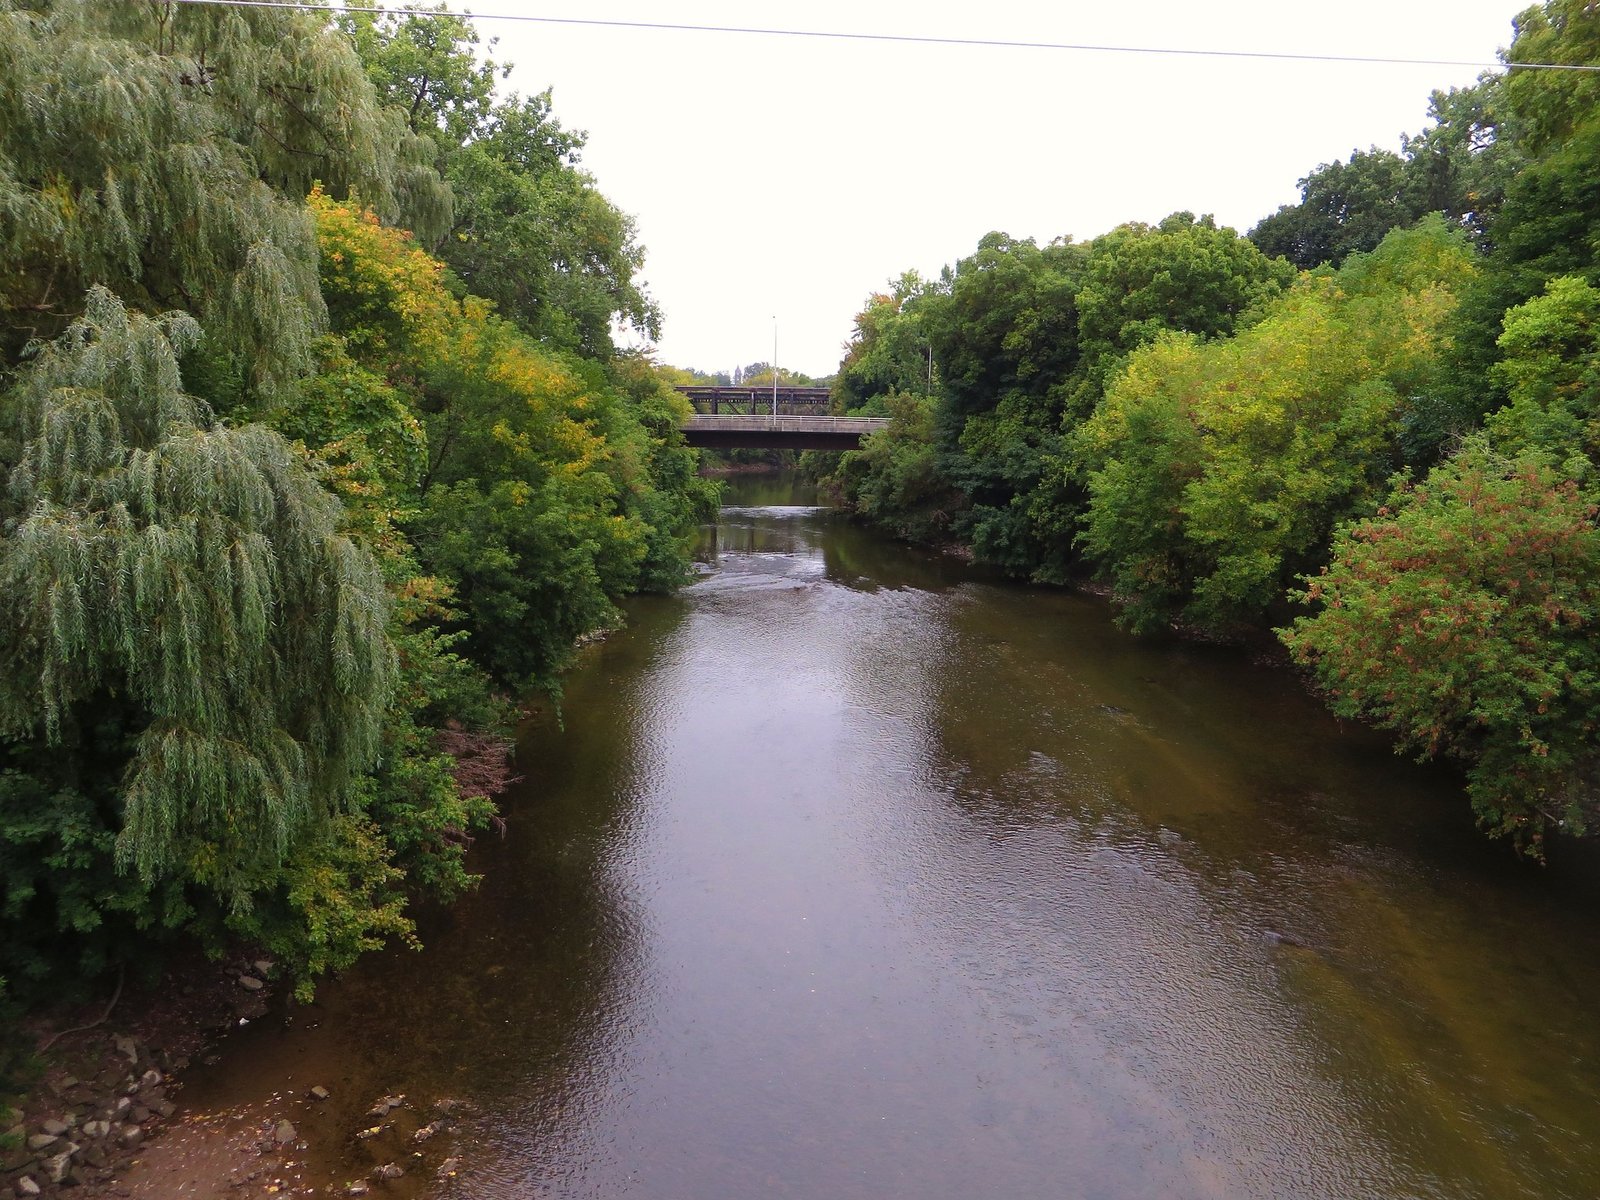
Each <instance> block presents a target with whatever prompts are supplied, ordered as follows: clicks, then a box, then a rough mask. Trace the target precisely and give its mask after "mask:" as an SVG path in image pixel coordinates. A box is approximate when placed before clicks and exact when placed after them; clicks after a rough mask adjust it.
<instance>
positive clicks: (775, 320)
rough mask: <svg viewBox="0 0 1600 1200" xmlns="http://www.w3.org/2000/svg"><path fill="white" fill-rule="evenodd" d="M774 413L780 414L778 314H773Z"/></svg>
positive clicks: (775, 414) (774, 414)
mask: <svg viewBox="0 0 1600 1200" xmlns="http://www.w3.org/2000/svg"><path fill="white" fill-rule="evenodd" d="M772 415H773V416H777V415H778V314H777V313H773V314H772Z"/></svg>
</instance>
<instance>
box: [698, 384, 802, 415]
mask: <svg viewBox="0 0 1600 1200" xmlns="http://www.w3.org/2000/svg"><path fill="white" fill-rule="evenodd" d="M678 390H679V391H680V392H682V393H683V394H684V395H685V396H687V397H688V398H689V403H690V404H691V405H692V406H693V407H694V411H695V412H697V413H700V414H701V415H703V416H722V415H728V416H751V417H762V416H772V415H773V408H774V397H773V389H772V386H771V385H770V384H769V385H768V386H766V387H760V386H757V387H716V386H712V385H699V384H685V385H683V386H680V387H679V388H678ZM829 404H830V398H829V393H828V389H827V388H816V387H785V386H783V385H782V384H779V385H778V389H777V397H776V408H777V415H778V416H780V417H825V416H827V415H828V413H829V411H830V409H829Z"/></svg>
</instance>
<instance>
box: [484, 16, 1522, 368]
mask: <svg viewBox="0 0 1600 1200" xmlns="http://www.w3.org/2000/svg"><path fill="white" fill-rule="evenodd" d="M1522 7H1524V5H1521V4H1518V3H1516V2H1515V0H1323V2H1321V3H1308V2H1306V0H1211V2H1209V3H1205V2H1197V0H1124V2H1123V3H1120V4H1118V3H1115V2H1107V0H1097V2H1096V3H1092V4H1091V3H1077V2H1070V0H1069V2H1057V3H1049V4H1045V3H1024V2H1022V0H983V2H980V3H964V4H949V3H943V2H941V0H923V2H921V3H912V2H909V0H856V2H855V3H845V2H843V0H811V2H809V3H806V4H798V3H762V4H757V3H750V2H749V0H745V2H743V3H734V2H732V0H727V2H722V0H650V2H645V0H590V2H588V3H576V2H573V0H567V3H566V4H565V5H555V4H545V3H526V2H521V0H475V2H474V3H473V4H472V5H471V8H472V9H473V10H474V11H476V12H478V13H480V14H488V13H522V14H528V15H538V16H547V17H583V18H589V19H601V20H617V21H655V22H670V23H683V24H708V25H742V26H763V27H776V28H788V29H806V30H831V31H851V32H863V33H888V34H918V35H930V36H935V37H971V38H981V39H1011V40H1019V41H1036V42H1037V41H1045V42H1071V43H1080V44H1081V43H1094V44H1115V45H1122V46H1152V47H1170V48H1184V49H1208V50H1249V51H1274V52H1288V53H1310V54H1350V55H1363V56H1385V57H1396V58H1422V59H1448V60H1468V61H1471V62H1478V63H1492V62H1493V61H1494V59H1495V53H1496V51H1497V49H1498V48H1500V47H1501V46H1504V45H1506V44H1508V43H1509V42H1510V40H1511V19H1512V17H1513V16H1514V15H1515V14H1516V13H1517V12H1518V11H1520V9H1521V8H1522ZM479 28H480V30H481V31H482V34H483V35H484V36H485V37H488V36H496V37H498V38H499V39H500V41H499V45H498V47H497V48H496V50H495V54H496V55H497V56H498V57H499V58H501V59H502V60H510V61H511V62H513V63H515V66H516V69H515V71H514V72H513V74H512V76H511V78H510V80H509V81H508V82H507V83H506V84H504V85H503V86H504V87H507V88H515V89H517V90H519V91H522V92H525V93H526V92H535V91H540V90H542V89H544V88H546V87H553V89H554V102H555V112H556V115H557V117H558V118H559V119H560V120H561V122H562V123H563V124H564V125H566V126H568V127H571V128H578V129H584V130H587V131H588V134H589V144H588V148H587V150H586V151H585V153H584V166H585V168H586V169H587V170H588V171H589V172H590V173H591V174H593V175H594V177H595V178H596V180H597V181H598V183H599V186H600V188H601V190H602V191H603V192H604V193H605V194H606V195H607V196H608V197H610V199H611V200H612V201H613V202H614V203H616V204H617V205H619V206H620V207H621V208H622V209H624V210H625V211H627V212H629V213H631V214H633V216H634V217H635V219H636V220H637V222H638V227H639V237H640V240H641V241H642V242H643V244H644V245H645V247H646V249H647V255H648V257H647V260H646V263H645V270H644V279H645V280H646V281H647V285H648V288H649V290H650V292H651V294H652V295H653V296H654V297H655V298H656V300H657V301H658V302H659V303H660V305H661V307H662V309H663V310H664V312H665V327H664V329H663V331H662V336H661V340H660V342H659V343H658V345H657V350H658V357H659V358H660V360H661V361H663V362H669V363H673V364H676V365H678V366H687V367H696V368H699V369H701V370H708V371H714V370H728V369H731V368H732V367H733V366H735V365H738V364H745V363H750V362H754V361H758V360H761V361H765V360H770V359H771V358H772V352H773V327H774V318H776V326H777V334H778V361H779V363H780V364H781V365H783V366H786V367H791V368H793V369H796V370H800V371H804V372H807V373H808V374H812V375H824V374H829V373H831V372H832V371H833V370H834V369H835V368H836V367H837V365H838V361H839V358H840V353H841V348H842V346H843V343H844V342H845V340H846V338H848V336H849V334H850V329H851V322H852V318H853V316H854V315H855V313H856V312H857V311H858V310H859V309H860V308H861V306H862V302H863V301H864V300H865V298H866V297H867V295H868V294H869V293H871V292H873V291H881V290H884V288H885V285H886V283H887V281H888V280H889V279H890V278H892V277H894V276H897V275H899V274H900V273H901V272H902V271H905V270H907V269H909V268H916V269H918V270H920V271H922V272H924V273H925V274H931V273H937V271H938V270H939V268H940V267H941V266H943V265H944V264H946V263H953V262H955V261H956V259H958V258H962V257H965V256H966V255H968V254H970V253H971V252H972V250H973V249H974V247H975V246H976V245H977V242H978V239H979V238H980V237H982V236H983V235H984V234H985V233H986V232H988V231H989V230H995V229H998V230H1003V231H1005V232H1007V233H1009V234H1011V235H1013V236H1016V237H1032V238H1035V239H1036V240H1038V241H1040V242H1041V243H1042V242H1045V241H1048V240H1049V239H1051V238H1054V237H1059V236H1063V235H1070V236H1071V237H1073V238H1075V239H1078V240H1084V239H1088V238H1092V237H1095V236H1096V235H1098V234H1101V233H1104V232H1105V231H1106V230H1108V229H1110V228H1112V227H1113V226H1116V225H1118V224H1120V223H1122V222H1124V221H1149V222H1154V221H1158V220H1160V219H1161V218H1162V217H1163V216H1165V215H1167V214H1168V213H1170V212H1174V211H1177V210H1180V209H1188V210H1190V211H1193V212H1195V213H1213V214H1215V216H1216V218H1217V220H1218V221H1219V222H1221V223H1223V224H1226V225H1231V226H1233V227H1234V228H1236V229H1238V230H1240V231H1241V232H1243V231H1245V230H1247V229H1249V227H1250V226H1251V225H1253V224H1254V223H1255V222H1256V221H1257V220H1258V219H1260V218H1261V217H1263V216H1265V215H1266V214H1268V213H1270V212H1272V211H1273V210H1274V209H1276V208H1277V207H1278V205H1280V204H1286V203H1291V202H1293V201H1294V200H1296V199H1297V198H1298V192H1297V188H1296V186H1295V183H1296V180H1298V179H1299V178H1300V177H1301V176H1303V175H1304V174H1305V173H1306V172H1307V170H1309V169H1310V168H1311V167H1313V166H1315V165H1316V164H1318V163H1321V162H1327V161H1331V160H1333V159H1338V158H1345V157H1347V156H1348V155H1349V154H1350V152H1351V151H1352V150H1354V149H1357V148H1360V149H1365V148H1367V147H1368V146H1372V145H1377V146H1380V147H1384V148H1389V149H1396V148H1398V142H1399V138H1400V135H1401V133H1402V132H1415V131H1417V130H1419V129H1421V128H1422V126H1423V125H1424V122H1425V118H1426V113H1427V102H1428V95H1429V93H1430V92H1431V91H1432V90H1433V89H1434V88H1447V87H1452V86H1464V85H1467V84H1470V83H1471V82H1473V80H1474V79H1476V77H1477V75H1478V68H1476V67H1443V66H1373V65H1360V64H1349V63H1308V62H1275V61H1262V60H1243V59H1228V58H1174V57H1169V56H1160V55H1135V54H1111V53H1089V52H1079V51H1061V50H1032V49H998V48H983V47H958V46H928V45H899V44H886V43H869V42H849V41H832V40H823V39H815V38H786V37H773V36H762V35H751V34H734V33H697V32H682V31H648V30H634V29H615V28H610V29H602V28H592V27H579V26H566V25H547V24H532V23H526V22H512V21H492V20H484V21H482V22H481V23H480V26H479Z"/></svg>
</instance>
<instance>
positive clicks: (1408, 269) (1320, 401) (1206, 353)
mask: <svg viewBox="0 0 1600 1200" xmlns="http://www.w3.org/2000/svg"><path fill="white" fill-rule="evenodd" d="M1473 269H1474V268H1473V261H1472V255H1471V251H1470V249H1469V247H1468V246H1467V244H1466V240H1465V238H1464V236H1463V235H1462V234H1460V233H1459V232H1457V231H1454V230H1451V229H1449V228H1448V227H1447V226H1446V225H1445V223H1444V221H1443V220H1442V218H1438V217H1434V218H1430V219H1429V220H1426V221H1424V222H1422V223H1420V224H1419V225H1418V227H1417V228H1415V229H1413V230H1405V231H1399V230H1397V231H1394V232H1392V233H1390V234H1389V235H1388V236H1387V237H1386V238H1385V239H1384V241H1383V242H1382V243H1381V244H1380V246H1379V248H1378V249H1377V250H1376V251H1374V252H1373V253H1372V254H1370V255H1354V256H1352V257H1351V258H1350V259H1348V260H1347V261H1346V263H1345V265H1344V267H1343V268H1341V269H1340V271H1338V272H1337V273H1332V272H1326V271H1324V272H1320V273H1317V274H1313V275H1308V276H1306V277H1304V278H1302V280H1301V281H1300V283H1299V284H1298V285H1297V286H1296V287H1295V288H1294V289H1292V290H1291V291H1290V292H1289V293H1288V294H1287V295H1286V296H1285V297H1283V298H1281V299H1280V300H1278V301H1276V302H1274V303H1273V304H1271V305H1270V306H1268V307H1267V308H1265V309H1264V310H1263V311H1262V316H1261V318H1260V320H1258V321H1257V322H1256V323H1255V324H1253V325H1251V326H1250V327H1249V328H1248V329H1245V330H1244V331H1242V332H1241V333H1239V334H1237V335H1236V336H1235V337H1233V338H1231V339H1224V340H1217V341H1212V342H1209V343H1202V342H1200V341H1198V340H1197V339H1195V338H1193V337H1185V338H1175V337H1172V336H1171V335H1168V337H1167V338H1166V339H1165V340H1163V341H1161V342H1158V343H1156V345H1154V346H1152V347H1149V348H1147V349H1145V350H1142V351H1139V352H1138V353H1136V354H1134V355H1133V356H1132V358H1131V359H1130V360H1129V363H1128V366H1127V368H1126V370H1125V371H1124V373H1123V374H1122V375H1120V376H1118V377H1117V379H1116V380H1115V381H1114V382H1113V384H1112V386H1111V389H1110V391H1109V392H1108V394H1107V396H1106V399H1105V401H1104V402H1103V403H1102V405H1101V406H1100V408H1099V409H1098V410H1097V411H1096V413H1095V415H1094V416H1093V417H1092V418H1091V419H1090V420H1089V421H1088V422H1087V423H1086V424H1085V425H1084V426H1083V427H1082V430H1081V432H1080V434H1079V436H1078V438H1077V440H1076V445H1075V449H1076V451H1077V454H1078V455H1079V459H1080V461H1081V463H1082V464H1083V466H1084V467H1085V469H1086V470H1087V472H1088V482H1089V495H1090V499H1089V504H1088V513H1087V517H1086V519H1085V522H1084V528H1083V534H1082V539H1081V540H1082V544H1083V546H1084V548H1085V550H1086V551H1087V552H1088V554H1089V555H1090V556H1091V557H1092V558H1093V559H1095V560H1096V562H1097V563H1098V564H1099V565H1100V568H1101V570H1102V571H1103V572H1104V573H1105V574H1106V575H1107V576H1109V577H1110V578H1111V580H1112V581H1113V583H1114V584H1115V586H1116V589H1117V595H1118V597H1119V599H1120V600H1121V601H1122V602H1123V603H1124V605H1125V606H1126V608H1125V614H1126V619H1127V620H1128V621H1129V622H1130V623H1132V624H1133V625H1134V626H1135V627H1136V628H1140V629H1148V628H1152V627H1155V626H1158V625H1161V624H1164V623H1166V622H1167V621H1170V620H1172V619H1174V618H1176V617H1179V616H1181V617H1182V618H1184V619H1186V620H1188V621H1191V622H1197V623H1199V624H1202V625H1205V626H1208V627H1211V628H1227V627H1228V626H1230V625H1232V624H1234V623H1236V622H1240V621H1245V622H1248V621H1259V620H1260V619H1261V618H1262V616H1263V615H1265V614H1266V613H1268V612H1269V611H1270V610H1271V609H1272V608H1273V607H1274V606H1275V605H1276V604H1277V603H1278V602H1279V601H1280V600H1281V599H1282V597H1283V595H1284V592H1285V589H1286V588H1287V586H1288V585H1289V584H1290V582H1291V581H1292V580H1293V578H1294V577H1295V576H1296V575H1298V574H1300V573H1302V572H1304V571H1306V570H1308V569H1311V568H1312V567H1314V566H1315V565H1316V564H1317V563H1318V562H1320V561H1321V558H1322V556H1323V555H1324V554H1325V553H1326V548H1327V544H1328V540H1329V537H1330V535H1331V533H1332V530H1333V528H1334V526H1335V524H1336V523H1337V522H1338V521H1340V520H1342V519H1345V518H1347V517H1350V516H1353V515H1356V514H1358V513H1360V512H1361V511H1363V509H1364V508H1366V507H1367V506H1368V505H1370V504H1371V503H1373V502H1374V499H1375V497H1376V495H1378V494H1379V489H1380V488H1381V486H1382V483H1383V481H1384V479H1385V478H1386V477H1387V476H1388V474H1389V473H1390V472H1391V471H1392V470H1393V469H1394V468H1395V467H1396V466H1397V465H1398V461H1397V457H1396V452H1397V443H1398V438H1399V434H1400V429H1401V425H1402V422H1403V420H1404V416H1405V413H1406V410H1407V408H1408V407H1409V405H1410V404H1411V403H1412V402H1413V397H1416V396H1418V395H1426V394H1427V393H1428V391H1429V390H1430V388H1431V386H1432V383H1433V380H1434V377H1435V374H1436V372H1437V369H1438V360H1439V352H1440V349H1441V346H1442V329H1443V326H1444V323H1445V321H1446V320H1447V318H1448V317H1449V315H1450V313H1451V311H1452V308H1453V305H1454V303H1455V297H1456V296H1457V295H1458V294H1459V292H1460V291H1461V289H1462V288H1463V287H1464V286H1465V285H1466V284H1467V282H1468V281H1469V280H1470V278H1471V277H1472V273H1473Z"/></svg>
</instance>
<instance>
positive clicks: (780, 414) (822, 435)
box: [678, 384, 889, 450]
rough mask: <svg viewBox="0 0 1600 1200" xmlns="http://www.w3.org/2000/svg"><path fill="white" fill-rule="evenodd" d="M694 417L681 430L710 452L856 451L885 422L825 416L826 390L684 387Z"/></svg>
mask: <svg viewBox="0 0 1600 1200" xmlns="http://www.w3.org/2000/svg"><path fill="white" fill-rule="evenodd" d="M678 390H679V391H680V392H682V393H683V394H684V395H685V396H687V397H689V403H690V404H692V405H693V406H694V409H695V411H694V415H693V416H691V417H690V418H689V419H688V421H686V422H685V423H684V426H683V436H684V440H686V441H687V442H688V443H689V444H690V445H691V446H704V447H707V448H709V449H719V450H732V449H763V450H854V449H856V448H857V447H858V446H860V445H861V439H862V438H863V437H865V436H866V435H867V434H869V433H872V432H873V431H875V430H878V429H882V428H883V427H884V426H885V425H887V424H888V423H889V421H888V418H886V417H835V416H830V415H828V406H829V397H828V389H827V388H818V387H785V386H783V385H782V384H780V385H778V387H777V389H776V395H774V389H773V387H772V386H771V385H770V384H769V385H768V386H766V387H764V388H763V387H710V386H701V385H686V386H682V387H679V388H678Z"/></svg>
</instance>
